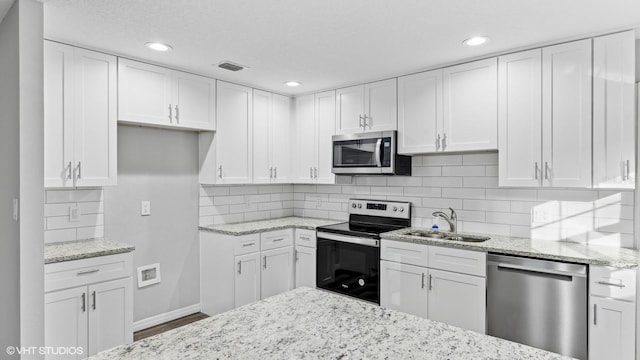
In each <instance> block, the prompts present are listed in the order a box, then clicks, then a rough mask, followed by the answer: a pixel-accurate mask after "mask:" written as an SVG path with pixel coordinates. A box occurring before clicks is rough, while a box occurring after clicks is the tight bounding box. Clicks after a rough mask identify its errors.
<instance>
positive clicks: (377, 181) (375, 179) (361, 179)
mask: <svg viewBox="0 0 640 360" xmlns="http://www.w3.org/2000/svg"><path fill="white" fill-rule="evenodd" d="M356 185H378V186H386V185H387V177H386V176H357V177H356Z"/></svg>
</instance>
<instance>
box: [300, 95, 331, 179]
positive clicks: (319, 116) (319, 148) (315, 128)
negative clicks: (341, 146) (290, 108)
mask: <svg viewBox="0 0 640 360" xmlns="http://www.w3.org/2000/svg"><path fill="white" fill-rule="evenodd" d="M335 99H336V92H335V91H326V92H322V93H318V94H315V95H306V96H301V97H298V98H296V99H295V108H296V110H295V114H296V116H295V124H294V125H293V127H294V130H293V141H294V143H295V144H296V148H295V149H296V150H295V152H294V153H293V163H292V170H291V171H292V181H293V182H295V183H318V184H333V183H334V181H335V177H334V175H333V173H332V172H331V162H332V142H331V137H332V136H333V135H334V131H335V127H334V126H335V115H336V103H335Z"/></svg>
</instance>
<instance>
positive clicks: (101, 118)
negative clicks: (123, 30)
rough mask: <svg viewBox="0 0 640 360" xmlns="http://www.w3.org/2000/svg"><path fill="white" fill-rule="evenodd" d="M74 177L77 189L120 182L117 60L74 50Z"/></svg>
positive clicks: (107, 56)
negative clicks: (118, 169) (118, 170)
mask: <svg viewBox="0 0 640 360" xmlns="http://www.w3.org/2000/svg"><path fill="white" fill-rule="evenodd" d="M74 54H75V55H74V72H75V79H74V89H73V93H72V94H73V97H74V102H73V103H74V113H73V116H74V119H75V120H74V123H75V137H74V140H75V141H74V164H73V166H74V177H75V179H76V186H104V185H115V184H116V181H117V147H118V142H117V140H116V137H117V132H118V129H117V125H118V119H117V113H116V111H117V109H118V105H117V103H116V101H117V93H116V92H117V88H116V83H117V73H116V71H117V66H116V62H117V60H116V57H115V56H111V55H106V54H103V53H98V52H94V51H88V50H84V49H79V48H77V49H74Z"/></svg>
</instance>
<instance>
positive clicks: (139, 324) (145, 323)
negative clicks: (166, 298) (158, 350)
mask: <svg viewBox="0 0 640 360" xmlns="http://www.w3.org/2000/svg"><path fill="white" fill-rule="evenodd" d="M197 312H200V304H199V303H198V304H193V305H191V306H187V307H183V308H181V309H176V310H173V311H169V312H166V313H164V314H160V315H155V316H152V317H148V318H146V319H142V320H139V321H136V322H134V323H133V331H134V332H136V331H140V330H144V329H148V328H150V327H152V326H156V325H160V324H162V323H165V322H167V321H171V320H175V319H179V318H181V317H183V316H187V315H191V314H195V313H197Z"/></svg>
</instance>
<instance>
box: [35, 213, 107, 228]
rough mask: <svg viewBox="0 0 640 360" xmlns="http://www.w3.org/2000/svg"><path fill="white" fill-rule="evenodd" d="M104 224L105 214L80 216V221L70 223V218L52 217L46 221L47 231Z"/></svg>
mask: <svg viewBox="0 0 640 360" xmlns="http://www.w3.org/2000/svg"><path fill="white" fill-rule="evenodd" d="M103 224H104V215H103V214H89V215H80V221H77V222H70V221H69V216H51V217H48V218H47V219H46V226H47V227H46V229H47V230H57V229H71V228H78V227H86V226H96V225H103Z"/></svg>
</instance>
